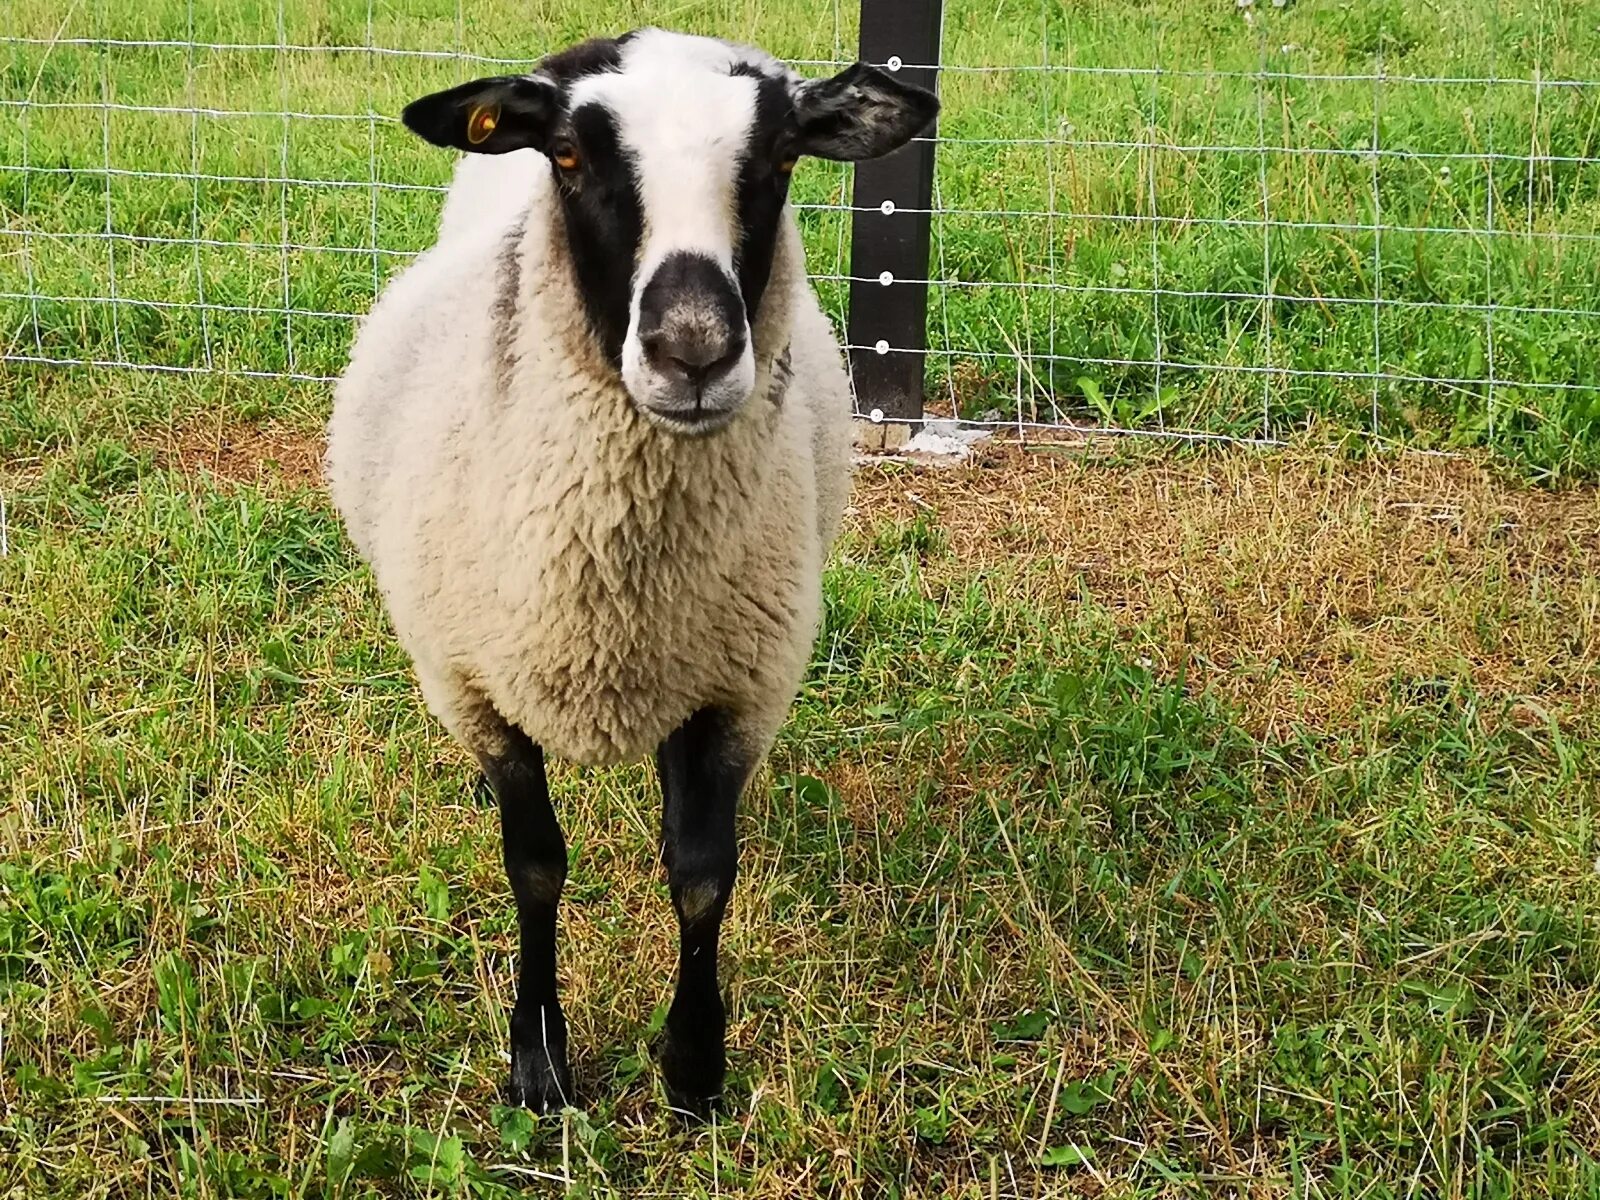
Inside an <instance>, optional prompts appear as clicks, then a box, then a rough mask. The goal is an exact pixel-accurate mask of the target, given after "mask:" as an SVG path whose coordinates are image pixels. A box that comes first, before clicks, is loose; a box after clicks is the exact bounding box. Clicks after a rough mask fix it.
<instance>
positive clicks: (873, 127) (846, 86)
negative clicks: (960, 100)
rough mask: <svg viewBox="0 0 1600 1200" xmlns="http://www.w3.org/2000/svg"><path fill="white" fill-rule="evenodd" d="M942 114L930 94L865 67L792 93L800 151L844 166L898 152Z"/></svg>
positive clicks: (857, 66) (806, 84) (809, 82)
mask: <svg viewBox="0 0 1600 1200" xmlns="http://www.w3.org/2000/svg"><path fill="white" fill-rule="evenodd" d="M938 113H939V100H938V97H936V96H935V95H934V94H933V93H932V92H929V91H925V90H924V89H922V88H919V87H913V86H912V85H910V84H908V83H901V82H900V81H899V80H898V79H896V78H895V77H894V76H893V75H891V74H889V73H888V72H887V71H880V70H879V69H878V68H877V67H869V66H867V64H866V63H859V62H858V63H856V64H854V65H853V66H849V67H846V68H845V69H844V70H843V71H841V72H839V74H837V75H835V76H834V77H833V78H832V79H808V80H806V81H805V82H804V83H802V84H800V85H799V87H797V88H796V89H795V91H794V115H795V121H796V123H797V124H798V125H799V127H800V128H799V143H798V146H797V149H798V150H799V151H800V152H801V153H802V154H812V155H815V156H816V157H817V158H832V159H837V160H839V161H841V162H855V161H857V160H859V159H863V158H877V157H878V156H879V155H880V154H887V153H889V151H891V150H898V149H899V148H900V147H901V146H903V145H905V144H906V143H907V142H909V141H910V140H911V139H912V138H914V137H915V136H916V135H917V134H918V133H920V132H921V131H922V130H923V129H925V128H926V127H927V125H928V123H929V122H930V121H932V120H933V118H934V117H935V116H937V115H938Z"/></svg>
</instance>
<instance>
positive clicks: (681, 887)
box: [656, 709, 751, 1116]
mask: <svg viewBox="0 0 1600 1200" xmlns="http://www.w3.org/2000/svg"><path fill="white" fill-rule="evenodd" d="M656 767H657V769H658V770H659V771H660V773H661V794H662V800H663V808H662V816H661V857H662V860H663V861H664V862H665V863H666V868H667V883H668V886H669V887H670V888H671V890H672V907H673V909H674V910H675V911H676V912H677V915H678V985H677V991H676V993H675V994H674V995H673V998H672V1007H671V1009H670V1010H669V1011H668V1013H667V1026H666V1033H665V1037H664V1040H663V1043H662V1046H661V1051H660V1055H661V1070H662V1074H663V1076H664V1077H665V1081H666V1085H667V1097H668V1099H669V1100H670V1101H671V1102H672V1104H673V1106H674V1107H676V1108H681V1109H684V1110H686V1111H688V1112H690V1113H692V1114H694V1115H696V1116H706V1115H708V1114H709V1113H710V1110H711V1108H712V1107H713V1105H714V1104H715V1102H716V1100H717V1098H718V1097H719V1096H720V1095H721V1093H722V1079H723V1075H724V1073H725V1071H726V1065H727V1058H726V1052H725V1050H724V1048H723V1039H724V1037H725V1034H726V1031H727V1013H726V1010H725V1009H724V1008H723V1004H722V995H721V992H720V991H719V990H718V987H717V939H718V936H719V935H720V933H721V931H722V917H723V914H724V913H725V912H727V909H728V900H729V897H730V896H731V895H732V894H733V877H734V871H735V867H736V858H737V847H736V845H735V842H734V832H733V816H734V809H735V808H736V807H737V805H738V801H739V793H740V792H741V791H743V789H744V785H745V781H746V780H747V779H748V778H749V776H750V769H751V763H750V760H749V754H748V752H747V751H746V750H745V749H744V747H743V746H742V745H741V744H740V742H739V739H738V737H737V735H736V734H735V731H734V729H733V725H732V722H731V721H730V719H729V718H728V715H727V714H726V713H723V712H721V711H718V710H715V709H702V710H701V711H700V712H698V713H696V714H695V715H694V716H692V717H690V718H689V720H688V721H686V722H685V723H684V725H683V726H682V727H681V728H680V729H679V730H678V731H677V732H676V733H674V734H672V735H671V736H670V737H668V738H667V740H666V741H665V742H663V743H662V745H661V749H660V750H659V752H658V753H657V755H656Z"/></svg>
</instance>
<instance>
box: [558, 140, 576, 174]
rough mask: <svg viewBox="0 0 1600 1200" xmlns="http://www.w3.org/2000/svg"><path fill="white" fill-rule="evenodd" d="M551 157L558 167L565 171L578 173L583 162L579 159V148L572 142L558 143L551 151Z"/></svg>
mask: <svg viewBox="0 0 1600 1200" xmlns="http://www.w3.org/2000/svg"><path fill="white" fill-rule="evenodd" d="M550 157H551V158H553V159H555V162H556V166H558V167H560V168H561V169H562V170H563V171H576V170H577V169H578V163H579V162H580V161H581V160H580V159H579V158H578V148H577V147H576V146H574V145H573V144H572V143H571V142H557V143H556V144H555V147H554V148H553V149H552V150H551V151H550Z"/></svg>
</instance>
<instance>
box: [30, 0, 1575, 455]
mask: <svg viewBox="0 0 1600 1200" xmlns="http://www.w3.org/2000/svg"><path fill="white" fill-rule="evenodd" d="M12 12H13V14H14V16H13V22H12V27H13V28H14V29H15V30H16V32H17V34H19V35H21V36H24V37H32V38H36V39H42V40H43V41H45V42H48V41H49V39H52V38H54V37H56V36H57V35H58V34H60V35H63V36H65V37H68V38H71V37H87V38H91V39H92V38H96V37H105V36H111V37H116V38H121V39H136V40H137V39H143V40H153V41H160V42H170V41H176V42H179V43H184V42H189V41H194V42H201V43H208V44H212V43H217V44H228V45H235V46H237V45H245V46H249V45H259V44H261V43H267V44H269V45H270V44H272V43H278V42H282V43H285V44H289V45H295V46H310V47H350V46H362V45H367V44H369V43H370V44H375V45H379V46H384V47H390V48H400V49H414V50H417V49H420V50H429V51H439V50H452V49H457V48H465V49H468V50H470V51H472V52H473V53H477V54H482V55H486V56H490V57H500V58H512V59H526V58H528V57H530V56H533V55H537V54H538V53H540V52H542V51H544V50H547V49H549V48H550V47H553V46H556V45H560V44H564V43H566V42H567V41H569V40H571V39H573V38H575V37H577V36H579V35H581V34H585V33H588V32H593V31H594V30H596V29H621V28H627V27H631V26H634V25H637V24H640V23H643V22H646V21H651V20H656V21H660V20H666V19H668V18H669V17H670V22H671V23H673V24H677V25H680V26H684V27H687V28H692V29H702V30H707V31H713V32H717V33H721V34H725V35H729V36H734V37H738V38H744V39H748V40H754V41H758V42H760V43H762V44H765V45H767V46H769V47H770V48H772V49H773V50H774V51H776V52H778V53H781V54H784V55H786V56H789V57H791V58H794V59H799V60H837V59H839V58H841V57H845V56H848V55H849V53H850V48H851V47H852V46H853V44H854V38H855V32H854V23H855V6H854V5H852V4H848V3H842V4H839V5H838V6H837V9H836V10H835V9H833V8H829V7H823V8H820V9H819V10H813V9H807V8H805V7H804V6H800V5H795V4H763V5H757V4H755V3H753V2H752V0H705V2H701V3H690V4H685V5H682V6H679V7H678V8H677V9H674V10H671V11H670V12H668V13H663V12H662V11H660V9H659V7H658V6H653V5H646V4H641V3H637V2H634V3H628V2H624V0H607V2H606V3H603V4H598V5H596V4H586V5H577V4H567V3H561V4H541V5H537V6H534V7H533V9H532V10H531V11H527V12H519V13H517V14H516V16H515V18H514V19H508V10H506V8H505V6H504V5H501V4H498V3H495V2H493V0H461V2H460V3H459V4H455V3H446V2H445V0H395V2H393V3H374V4H373V5H371V6H362V5H360V4H351V5H340V6H334V5H327V4H324V3H322V2H321V0H289V2H287V3H285V4H283V5H281V18H280V6H278V5H272V4H266V3H262V2H261V0H250V2H247V3H240V4H229V5H226V6H217V5H200V6H195V5H192V4H186V3H180V2H178V0H139V2H138V3H136V4H125V5H113V4H111V3H109V0H88V2H87V3H80V4H75V5H71V6H69V7H68V8H67V9H66V10H65V11H63V10H62V9H61V7H60V6H59V5H50V4H44V3H41V2H40V0H17V2H16V3H14V4H13V5H12ZM944 40H945V61H946V62H947V63H948V64H949V65H950V66H951V67H952V69H951V70H950V71H948V72H947V73H946V75H945V77H944V80H943V84H942V87H943V92H944V98H945V103H946V109H945V116H944V119H943V125H942V128H941V133H942V135H943V136H944V137H946V138H949V139H951V140H950V141H949V142H948V143H947V144H944V145H942V146H941V147H940V151H939V156H940V157H939V164H940V166H939V196H938V200H939V204H940V207H942V208H943V209H944V210H946V211H945V213H944V215H942V216H941V217H940V218H939V219H938V220H937V221H936V229H935V234H936V239H935V252H934V262H933V264H932V266H931V270H932V272H933V275H934V276H935V277H936V278H939V279H946V280H951V281H953V282H951V283H950V284H949V285H947V286H941V287H938V288H936V289H935V291H934V295H933V296H932V309H931V312H932V317H931V322H932V348H933V353H932V354H931V355H930V368H931V371H932V374H933V377H934V383H935V387H936V391H937V393H938V394H941V395H943V396H944V397H945V398H946V401H947V403H949V404H953V405H954V406H955V407H956V408H958V409H959V410H961V412H962V413H963V414H964V415H966V416H969V417H977V416H982V415H985V414H988V415H990V416H991V417H996V418H999V419H1010V418H1013V417H1022V418H1025V419H1029V420H1046V421H1049V420H1076V421H1093V422H1096V423H1104V424H1113V425H1119V426H1133V427H1141V428H1152V429H1155V428H1188V429H1204V430H1211V431H1214V432H1219V433H1230V434H1242V435H1248V434H1261V433H1267V434H1273V435H1288V434H1291V433H1293V432H1294V431H1295V430H1298V429H1301V428H1305V427H1316V428H1318V429H1319V430H1321V431H1322V433H1323V434H1324V435H1325V436H1328V437H1332V438H1337V437H1339V436H1340V435H1342V434H1344V433H1348V432H1359V433H1362V434H1364V435H1372V434H1376V435H1377V436H1378V437H1379V438H1380V439H1382V440H1386V441H1399V442H1404V443H1407V444H1417V445H1424V446H1435V447H1438V446H1452V447H1461V446H1479V445H1487V446H1490V447H1492V448H1494V449H1495V450H1496V451H1497V452H1499V453H1500V454H1502V455H1503V456H1505V457H1506V458H1507V459H1508V460H1510V461H1512V462H1514V463H1516V464H1518V465H1519V466H1520V467H1522V468H1523V469H1525V470H1527V471H1529V472H1530V473H1532V474H1534V475H1535V476H1538V477H1545V478H1548V477H1560V476H1568V475H1574V474H1576V475H1584V474H1588V473H1590V472H1592V471H1593V470H1594V469H1595V467H1596V465H1597V463H1600V390H1597V379H1596V376H1595V366H1594V364H1595V363H1596V361H1600V332H1597V331H1600V323H1597V322H1596V320H1595V318H1594V317H1593V315H1592V313H1593V311H1595V310H1597V309H1600V305H1597V303H1596V287H1595V280H1596V279H1597V278H1600V241H1597V240H1596V239H1595V237H1594V234H1593V230H1594V227H1595V224H1596V220H1597V217H1600V190H1597V188H1600V165H1597V164H1596V162H1595V161H1594V160H1595V159H1596V158H1597V157H1600V156H1597V146H1596V139H1597V137H1600V99H1597V95H1600V93H1597V91H1596V89H1594V88H1590V87H1575V86H1564V81H1567V82H1570V81H1572V80H1581V79H1583V78H1585V77H1586V75H1587V74H1590V73H1592V64H1593V63H1594V62H1595V61H1596V57H1597V53H1600V30H1597V28H1596V27H1595V25H1594V22H1593V21H1592V20H1591V19H1589V14H1588V11H1587V9H1586V8H1585V6H1583V5H1582V4H1576V3H1570V2H1563V0H1541V2H1540V3H1538V4H1533V5H1528V6H1524V7H1523V8H1521V9H1518V10H1516V11H1510V10H1507V9H1505V6H1503V5H1498V4H1495V3H1492V2H1491V0H1439V2H1438V3H1433V4H1430V5H1424V6H1420V7H1419V6H1416V5H1403V4H1399V3H1391V2H1390V0H1363V2H1362V3H1357V4H1344V5H1330V4H1316V3H1307V2H1301V3H1294V4H1289V5H1286V6H1284V7H1281V8H1280V7H1277V6H1275V5H1267V4H1258V5H1253V6H1247V7H1246V8H1245V9H1241V8H1239V7H1237V6H1229V5H1226V4H1221V5H1216V4H1200V3H1198V2H1196V0H1186V2H1185V3H1181V4H1176V5H1172V4H1159V5H1157V4H1121V3H1116V4H1113V3H1105V2H1100V0H1096V2H1092V3H1088V4H1084V5H1076V6H1073V7H1072V8H1070V9H1062V8H1060V7H1059V6H1057V5H1055V4H1053V3H1052V4H1048V5H1041V4H1039V3H1038V0H993V2H992V3H988V4H982V5H979V4H956V3H952V4H950V5H947V12H946V19H945V34H944ZM1045 64H1048V65H1051V66H1053V67H1055V68H1061V67H1070V68H1073V70H1070V71H1062V70H1059V69H1057V70H1051V71H1041V70H1022V71H1016V70H1007V71H988V70H971V69H969V68H973V67H989V66H995V65H1001V66H1017V65H1021V66H1023V67H1038V66H1041V65H1045ZM470 68H471V64H464V63H461V62H457V61H451V60H449V59H438V58H419V57H396V56H390V55H374V54H368V53H365V52H359V51H356V52H352V51H348V50H345V51H339V52H334V51H332V50H327V49H322V50H317V49H310V50H302V51H294V52H289V53H285V54H278V53H275V52H273V51H272V50H270V49H268V50H265V51H262V50H250V49H221V50H218V49H193V50H191V49H188V48H186V47H185V46H183V45H178V46H161V47H150V46H137V47H127V46H107V45H103V44H53V45H51V44H36V43H22V42H11V43H7V44H6V45H5V51H4V55H3V56H0V70H3V72H4V75H3V83H0V90H3V93H4V94H5V95H6V96H10V97H31V98H32V99H34V100H35V101H41V102H45V103H47V104H50V105H55V106H57V107H30V108H26V109H24V108H19V107H16V106H12V107H8V108H4V109H0V163H3V164H5V169H4V170H0V211H4V213H5V215H6V221H5V224H6V227H7V228H6V231H5V235H4V242H3V244H0V338H4V339H6V340H5V341H4V342H0V345H3V346H5V347H7V352H9V353H12V354H28V355H32V356H35V357H44V358H67V359H96V360H111V361H133V362H138V363H147V364H161V365H166V366H180V367H197V366H211V367H220V368H223V369H226V370H232V371H240V372H248V371H268V372H285V371H288V372H295V373H300V374H308V375H328V374H332V373H334V372H336V371H337V369H338V367H339V365H340V363H341V361H342V356H343V354H344V350H345V347H346V345H347V344H348V340H349V333H350V328H349V325H350V321H349V317H348V315H346V314H352V313H359V312H361V311H362V310H363V309H364V308H365V306H366V304H367V303H368V301H369V299H370V297H371V295H372V293H373V291H374V289H375V287H376V286H377V285H378V284H379V283H380V282H381V280H382V278H383V277H384V276H385V275H386V274H387V273H389V272H390V271H392V270H393V269H395V268H396V267H397V266H398V265H400V264H401V263H403V262H404V261H405V255H406V254H407V253H409V252H412V251H415V250H417V249H418V248H420V247H421V246H423V245H425V244H426V242H427V239H428V237H429V231H430V229H431V228H432V223H433V220H434V214H435V212H436V210H437V204H438V197H437V194H436V193H435V192H433V191H431V190H429V189H432V188H436V187H438V186H439V185H441V184H442V183H443V182H444V181H445V179H446V178H447V171H448V168H449V163H448V160H447V158H446V157H445V156H442V155H440V154H438V153H437V152H436V151H433V150H431V149H430V148H428V147H425V146H423V145H422V144H420V143H419V142H417V141H416V140H415V139H414V138H411V137H410V136H409V135H407V134H406V133H405V132H404V131H403V130H402V129H401V128H400V127H399V126H398V125H397V124H395V123H393V121H392V120H391V118H392V115H393V114H394V113H396V112H398V110H399V108H400V107H401V105H402V104H403V103H404V102H406V101H407V100H408V99H411V98H413V97H414V96H416V95H418V94H420V93H422V92H423V91H426V90H429V89H432V88H436V87H441V86H444V85H446V84H447V83H452V82H455V81H457V80H459V78H460V77H461V76H462V74H463V72H464V71H466V70H468V69H470ZM1106 68H1110V69H1111V70H1109V71H1106V70H1104V69H1106ZM483 69H484V70H491V69H498V68H491V67H488V66H485V67H484V68H483ZM812 69H813V70H816V69H819V68H812ZM1157 69H1159V73H1151V72H1153V71H1156V70H1157ZM1263 69H1265V70H1266V71H1269V72H1271V73H1272V74H1269V75H1267V76H1265V77H1263V78H1262V79H1261V80H1260V81H1259V82H1258V79H1257V77H1256V76H1257V73H1259V72H1261V71H1262V70H1263ZM1129 70H1131V71H1132V72H1134V73H1131V74H1130V73H1128V71H1129ZM1380 73H1381V74H1382V76H1383V77H1384V81H1383V82H1381V83H1379V82H1375V81H1374V80H1375V77H1376V76H1377V75H1379V74H1380ZM1308 76H1310V77H1311V78H1308ZM1491 79H1496V80H1502V81H1506V82H1498V83H1488V82H1460V81H1473V80H1491ZM1535 80H1538V81H1540V85H1539V86H1535V84H1534V82H1533V81H1535ZM1547 80H1548V81H1555V82H1554V83H1552V84H1549V85H1546V84H1544V83H1543V81H1547ZM1451 81H1456V82H1451ZM105 100H110V101H112V102H113V103H115V104H117V105H120V106H123V107H119V108H116V109H114V110H110V111H106V110H102V109H98V108H96V107H93V106H94V105H96V104H98V103H100V102H102V101H105ZM85 105H87V106H88V107H85ZM189 108H200V109H204V110H207V112H206V113H205V114H204V115H191V114H190V113H189V112H186V111H182V110H185V109H189ZM152 109H154V110H155V111H150V110H152ZM283 112H295V113H307V114H323V116H322V117H321V119H292V120H291V119H285V118H283V117H281V116H279V115H275V114H280V113H283ZM251 114H254V115H251ZM330 115H331V116H330ZM335 117H338V118H343V119H333V118H335ZM1374 137H1376V138H1377V144H1378V145H1379V146H1380V147H1382V148H1383V151H1384V153H1383V154H1382V155H1381V156H1379V157H1373V156H1371V155H1369V154H1367V153H1366V151H1367V150H1368V149H1370V147H1371V145H1372V144H1373V138H1374ZM1418 155H1420V156H1421V157H1418ZM108 167H110V168H113V169H114V170H116V171H119V172H133V174H110V175H108V174H106V173H105V169H106V168H108ZM141 173H142V174H141ZM152 175H153V176H154V177H152ZM194 176H199V177H201V178H199V179H196V178H193V177H194ZM274 181H290V182H274ZM374 183H376V184H378V185H381V186H380V187H378V188H376V189H375V188H374V187H373V186H372V185H373V184H374ZM847 183H848V178H847V176H846V175H845V174H843V173H841V172H840V171H839V170H838V169H836V168H834V167H832V166H828V165H825V164H810V165H808V166H807V167H805V168H804V169H803V170H802V171H801V172H800V174H799V176H798V177H797V181H796V198H797V199H798V200H799V201H801V202H802V203H803V204H807V205H821V206H824V207H823V208H821V209H807V210H806V211H805V212H804V214H803V219H804V224H805V229H806V234H807V241H808V245H809V247H810V252H811V256H812V266H813V269H814V271H815V272H816V273H817V274H818V275H819V276H822V277H824V283H823V290H824V293H825V295H826V297H827V299H828V301H829V303H830V305H831V306H833V307H834V309H835V311H842V306H843V303H844V290H843V285H842V284H841V283H839V282H837V281H836V280H837V278H838V277H840V276H843V275H846V274H848V272H849V260H848V245H847V242H848V239H847V233H848V231H847V229H846V227H845V225H846V223H845V221H844V220H843V219H842V217H841V214H840V213H839V212H838V211H830V210H829V209H828V208H827V207H826V206H829V205H837V204H840V203H841V202H843V201H844V200H845V199H846V197H847ZM996 211H1006V212H1010V213H1014V214H1018V215H1013V216H1010V217H1007V218H1004V219H1001V218H997V217H995V216H994V215H992V214H993V213H994V212H996ZM1263 218H1266V219H1267V222H1268V223H1267V224H1266V225H1265V226H1263V224H1262V221H1263ZM108 228H109V229H111V230H114V231H115V232H116V233H118V234H120V235H123V240H118V241H115V242H112V243H108V242H107V241H106V240H104V238H103V237H101V236H97V235H102V234H104V232H105V231H106V230H107V229H108ZM130 239H131V240H130ZM196 240H198V241H199V242H200V244H199V245H195V244H192V243H193V242H195V241H196ZM285 247H288V248H287V249H285ZM1022 284H1027V285H1029V286H1026V287H1024V286H1019V285H1022ZM1264 294H1269V295H1271V296H1272V297H1273V299H1272V300H1271V301H1270V302H1263V301H1262V300H1261V299H1260V297H1261V296H1262V295H1264ZM30 295H31V296H42V297H46V298H45V299H41V300H38V301H37V302H35V301H32V300H30V299H29V298H28V297H29V296H30ZM1375 300H1381V301H1382V303H1381V304H1377V305H1374V303H1373V301H1375ZM197 302H198V303H202V304H204V305H206V306H208V307H205V308H203V309H199V310H196V309H194V308H193V307H176V308H174V307H163V306H170V305H179V306H190V305H193V304H195V303H197ZM1157 361H1159V362H1161V363H1162V364H1164V365H1163V366H1162V367H1160V368H1155V367H1153V366H1152V365H1151V364H1153V363H1155V362H1157ZM1185 364H1189V365H1185ZM1430 381H1443V382H1430Z"/></svg>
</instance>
